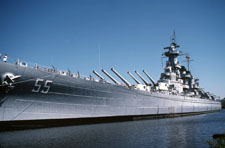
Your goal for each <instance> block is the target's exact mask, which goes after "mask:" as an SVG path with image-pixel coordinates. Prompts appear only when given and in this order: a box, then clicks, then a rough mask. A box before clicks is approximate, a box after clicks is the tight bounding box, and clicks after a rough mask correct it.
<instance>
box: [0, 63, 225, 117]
mask: <svg viewBox="0 0 225 148" xmlns="http://www.w3.org/2000/svg"><path fill="white" fill-rule="evenodd" d="M5 73H12V74H13V75H15V76H16V75H20V76H21V77H20V78H19V79H18V80H16V81H15V82H14V83H13V88H12V89H10V90H9V91H5V90H7V88H6V86H4V85H1V87H0V89H1V90H0V92H1V94H0V121H18V120H41V119H74V118H95V117H116V116H119V117H123V116H124V117H125V116H135V117H136V116H146V115H162V114H181V113H185V114H186V113H187V114H188V113H203V112H209V111H217V110H221V103H220V102H217V101H214V100H207V99H199V98H192V97H185V96H178V95H168V94H161V93H156V92H146V91H141V90H136V89H133V88H128V87H124V86H116V85H112V84H107V83H101V82H95V81H91V80H84V79H81V78H73V77H71V76H63V75H60V74H57V73H55V72H48V71H47V70H44V69H35V68H30V67H21V66H19V65H13V64H9V63H0V76H3V75H4V74H5Z"/></svg>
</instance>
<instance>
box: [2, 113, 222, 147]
mask: <svg viewBox="0 0 225 148" xmlns="http://www.w3.org/2000/svg"><path fill="white" fill-rule="evenodd" d="M221 132H225V110H223V111H221V112H217V113H213V114H206V115H198V116H190V117H181V118H168V119H155V120H144V121H132V122H121V123H107V124H95V125H82V126H71V127H60V128H46V129H36V130H25V131H13V132H1V133H0V144H1V145H0V148H10V147H43V148H44V147H55V148H62V147H67V148H70V147H71V148H74V147H91V148H93V147H98V148H99V147H108V148H110V147H121V148H122V147H131V148H132V147H133V148H136V147H171V148H172V147H208V144H207V143H206V141H207V140H210V139H211V138H212V137H211V136H212V135H213V134H214V133H221Z"/></svg>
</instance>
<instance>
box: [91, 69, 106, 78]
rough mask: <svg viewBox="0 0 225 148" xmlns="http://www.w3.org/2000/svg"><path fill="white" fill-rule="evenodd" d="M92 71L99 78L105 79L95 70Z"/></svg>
mask: <svg viewBox="0 0 225 148" xmlns="http://www.w3.org/2000/svg"><path fill="white" fill-rule="evenodd" d="M93 73H94V74H95V75H96V76H97V77H99V78H100V79H101V80H105V79H104V78H103V77H102V76H101V75H100V74H99V73H97V71H95V70H93Z"/></svg>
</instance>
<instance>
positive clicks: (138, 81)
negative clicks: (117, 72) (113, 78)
mask: <svg viewBox="0 0 225 148" xmlns="http://www.w3.org/2000/svg"><path fill="white" fill-rule="evenodd" d="M127 73H128V75H129V76H131V78H132V79H134V81H135V82H136V83H137V84H141V83H140V82H139V81H138V80H137V79H136V78H135V77H134V76H133V75H132V74H131V73H130V72H129V71H128V72H127Z"/></svg>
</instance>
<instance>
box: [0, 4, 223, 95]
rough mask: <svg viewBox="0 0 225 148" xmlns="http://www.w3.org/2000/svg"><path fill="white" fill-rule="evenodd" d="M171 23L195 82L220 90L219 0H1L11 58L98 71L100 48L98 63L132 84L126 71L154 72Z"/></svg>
mask: <svg viewBox="0 0 225 148" xmlns="http://www.w3.org/2000/svg"><path fill="white" fill-rule="evenodd" d="M174 29H175V30H176V35H177V37H176V40H177V43H178V44H179V45H180V46H181V48H180V50H181V51H183V52H184V53H189V54H190V56H191V58H192V59H194V61H193V62H192V63H191V71H192V74H193V75H194V76H195V77H197V78H199V79H200V85H201V87H202V88H204V89H205V90H206V91H210V92H212V93H214V94H216V95H218V96H221V97H225V77H224V76H225V75H224V74H225V66H224V64H225V58H224V56H225V1H224V0H198V1H195V0H188V1H185V0H170V1H169V0H96V1H93V0H71V1H69V0H0V52H1V53H2V54H4V53H8V57H9V60H16V59H17V58H19V59H22V60H24V61H27V62H30V63H38V64H40V65H46V66H51V65H54V66H55V67H57V68H58V69H62V70H66V69H67V68H69V69H70V70H71V71H72V72H74V73H75V72H77V71H79V72H80V73H82V74H83V75H86V76H88V75H90V74H92V70H97V71H99V48H100V69H102V68H104V69H106V70H107V71H108V72H110V73H111V71H110V68H111V67H113V68H115V69H116V70H117V71H118V72H119V73H120V74H122V75H123V76H124V77H125V78H127V80H129V81H130V82H131V83H133V84H134V83H135V82H133V80H131V79H130V77H129V76H128V75H127V74H126V72H127V71H130V72H133V74H134V71H135V70H138V71H139V72H140V73H141V70H143V69H145V70H146V71H147V72H148V73H150V74H151V76H152V77H153V78H154V79H155V80H158V79H159V77H160V73H161V72H162V71H163V67H162V62H161V54H162V53H163V52H164V50H163V47H165V46H168V45H169V44H170V39H171V36H172V33H173V30H174ZM179 60H180V62H181V63H182V64H185V65H186V63H184V62H182V61H184V60H185V57H180V58H179ZM164 61H165V59H164ZM164 65H165V64H164ZM111 74H112V73H111ZM92 75H93V74H92ZM102 75H103V74H102ZM112 75H113V74H112ZM103 76H104V75H103ZM113 76H114V75H113ZM115 77H116V76H115Z"/></svg>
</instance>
